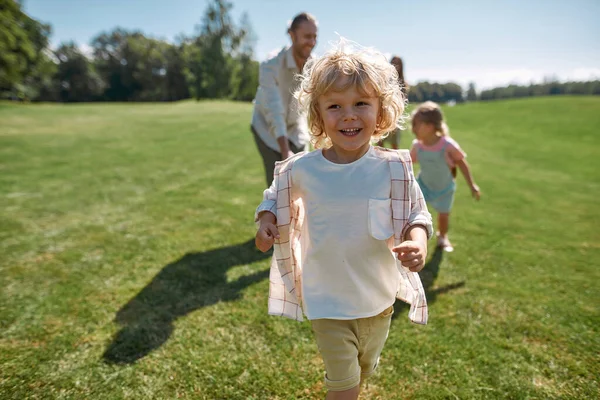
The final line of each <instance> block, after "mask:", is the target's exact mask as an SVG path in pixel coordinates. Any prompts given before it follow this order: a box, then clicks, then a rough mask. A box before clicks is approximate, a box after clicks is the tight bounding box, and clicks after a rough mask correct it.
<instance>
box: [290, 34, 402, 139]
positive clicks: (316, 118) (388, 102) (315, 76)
mask: <svg viewBox="0 0 600 400" xmlns="http://www.w3.org/2000/svg"><path fill="white" fill-rule="evenodd" d="M342 75H345V76H347V77H348V78H349V79H347V80H346V82H345V84H344V85H343V86H337V85H335V83H336V82H337V81H338V79H339V78H340V77H341V76H342ZM300 79H301V82H300V86H299V88H298V90H297V91H296V93H295V94H294V95H295V96H296V98H297V99H298V103H299V105H300V108H301V110H302V111H303V112H305V113H306V115H307V117H308V128H309V131H310V134H311V142H312V144H313V145H314V146H315V148H317V149H319V148H329V147H331V139H329V137H327V134H326V133H325V130H324V124H323V118H322V117H321V114H320V112H319V103H318V101H319V97H320V96H321V95H323V94H325V93H327V92H328V91H330V90H345V89H347V88H348V87H352V86H354V87H356V88H357V89H358V91H359V92H361V93H362V94H363V95H367V96H371V95H374V96H375V97H378V98H379V104H380V109H379V117H380V119H379V121H378V122H379V123H378V128H377V130H376V131H375V133H374V134H373V135H372V137H371V143H377V142H379V141H380V140H381V139H383V138H385V137H386V136H387V135H388V134H389V133H390V132H391V131H393V130H394V129H396V127H398V126H400V127H402V125H403V123H404V120H405V118H406V116H405V115H404V109H405V107H406V98H405V97H404V95H403V94H402V91H401V87H400V86H399V85H398V72H397V71H396V68H394V66H393V65H392V64H390V63H389V62H388V61H387V59H386V57H385V56H384V55H383V54H381V53H380V52H378V51H377V50H374V49H370V48H364V47H361V46H360V45H357V44H356V43H353V42H350V41H348V40H345V39H341V40H340V42H339V43H338V44H337V45H335V46H334V48H333V49H332V50H330V51H329V52H328V53H326V54H325V55H323V56H322V57H319V58H313V59H310V60H309V61H308V62H307V64H306V66H305V68H304V72H303V73H302V74H301V75H300ZM334 85H335V86H334Z"/></svg>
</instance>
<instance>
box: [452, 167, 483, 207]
mask: <svg viewBox="0 0 600 400" xmlns="http://www.w3.org/2000/svg"><path fill="white" fill-rule="evenodd" d="M456 166H458V168H459V169H460V172H462V174H463V176H464V177H465V180H466V181H467V183H468V184H469V187H470V188H471V194H472V195H473V197H475V199H477V200H479V198H480V197H481V192H480V191H479V186H477V185H476V184H475V181H474V180H473V176H472V175H471V168H469V164H468V163H467V160H465V159H464V158H463V159H462V160H459V161H456Z"/></svg>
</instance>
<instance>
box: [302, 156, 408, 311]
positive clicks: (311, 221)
mask: <svg viewBox="0 0 600 400" xmlns="http://www.w3.org/2000/svg"><path fill="white" fill-rule="evenodd" d="M318 152H319V153H320V154H315V156H313V157H303V158H300V159H298V161H296V163H295V164H294V168H293V169H292V180H293V188H294V191H295V192H296V193H295V196H294V197H296V195H297V196H299V197H301V198H302V200H303V202H304V207H305V210H306V219H305V221H304V223H305V224H306V225H305V228H306V229H305V230H304V236H303V237H302V243H303V246H302V248H303V254H302V260H303V269H302V293H303V302H304V304H303V309H304V313H305V314H306V316H307V318H308V319H319V318H332V319H355V318H366V317H371V316H374V315H377V314H379V313H380V312H382V311H384V310H385V309H386V308H387V307H389V306H390V305H392V304H394V301H395V295H396V290H397V289H398V280H399V272H398V270H397V268H396V262H395V257H394V255H393V253H392V252H391V251H390V250H389V248H388V246H387V239H388V238H389V237H391V236H392V235H393V227H392V219H391V199H390V191H391V182H390V181H391V178H390V171H389V166H388V162H387V160H385V159H382V158H378V157H376V156H375V154H374V151H373V148H372V147H371V148H370V149H369V150H368V151H367V153H366V154H365V155H364V156H363V157H361V158H360V159H358V160H356V161H354V162H353V163H350V164H335V163H332V162H330V161H328V160H327V159H326V158H325V157H324V156H323V154H322V152H321V151H320V150H318Z"/></svg>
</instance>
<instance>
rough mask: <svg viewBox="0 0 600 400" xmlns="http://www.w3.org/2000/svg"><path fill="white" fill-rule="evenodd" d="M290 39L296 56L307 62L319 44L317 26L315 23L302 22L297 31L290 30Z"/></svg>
mask: <svg viewBox="0 0 600 400" xmlns="http://www.w3.org/2000/svg"><path fill="white" fill-rule="evenodd" d="M290 37H291V39H292V52H293V54H294V56H295V57H297V58H299V59H301V60H307V59H308V57H310V53H311V52H312V49H313V48H314V47H315V45H316V44H317V25H316V24H315V23H314V22H313V21H304V22H301V23H300V24H299V25H298V26H297V27H296V29H294V30H290Z"/></svg>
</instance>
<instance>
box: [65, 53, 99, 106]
mask: <svg viewBox="0 0 600 400" xmlns="http://www.w3.org/2000/svg"><path fill="white" fill-rule="evenodd" d="M54 55H55V57H56V59H57V60H58V68H57V71H56V75H55V77H54V81H55V85H56V88H55V92H56V95H57V99H58V100H59V101H63V102H77V101H93V100H96V99H98V98H99V97H100V95H101V94H102V91H103V86H104V84H103V81H102V80H101V79H100V77H99V76H98V74H97V73H96V71H95V70H94V67H93V64H92V63H91V62H90V60H88V58H87V57H86V56H85V55H83V54H82V53H81V51H80V50H79V47H77V45H75V43H73V42H70V43H64V44H61V45H60V46H59V48H58V49H57V50H56V51H54Z"/></svg>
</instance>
